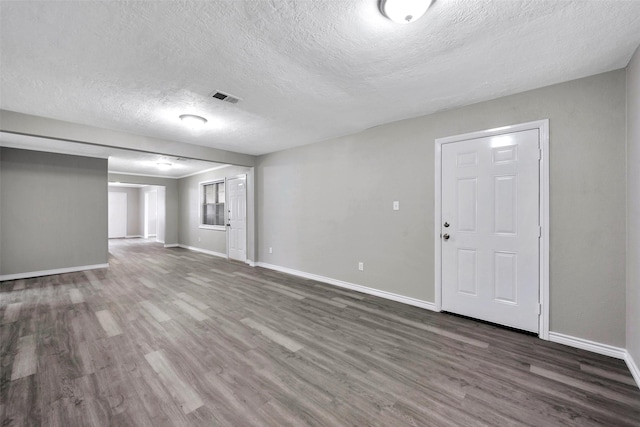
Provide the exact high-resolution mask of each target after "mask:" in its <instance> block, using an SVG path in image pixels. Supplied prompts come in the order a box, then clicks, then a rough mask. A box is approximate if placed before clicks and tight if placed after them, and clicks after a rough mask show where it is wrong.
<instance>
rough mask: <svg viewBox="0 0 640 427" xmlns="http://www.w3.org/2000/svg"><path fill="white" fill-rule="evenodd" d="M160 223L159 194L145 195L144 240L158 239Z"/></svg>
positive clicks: (152, 192)
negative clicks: (158, 225)
mask: <svg viewBox="0 0 640 427" xmlns="http://www.w3.org/2000/svg"><path fill="white" fill-rule="evenodd" d="M157 222H158V192H157V191H156V190H154V191H148V192H146V193H144V238H145V239H148V238H149V237H156V235H157Z"/></svg>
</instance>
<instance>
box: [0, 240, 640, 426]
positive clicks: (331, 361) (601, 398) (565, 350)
mask: <svg viewBox="0 0 640 427" xmlns="http://www.w3.org/2000/svg"><path fill="white" fill-rule="evenodd" d="M110 252H111V258H110V268H109V269H103V270H93V271H90V272H79V273H70V274H61V275H57V276H48V277H40V278H35V279H28V280H16V281H12V282H3V283H2V284H0V323H1V325H0V347H1V355H2V359H1V362H2V363H1V372H0V374H1V375H0V381H1V383H0V387H1V388H0V397H1V400H0V415H1V418H2V423H1V425H2V426H24V425H43V426H129V425H130V426H191V425H202V426H211V425H221V426H287V425H289V426H304V425H314V426H368V425H372V426H485V425H486V426H508V425H530V426H556V425H562V426H590V425H604V426H631V425H636V426H638V425H640V391H639V390H638V388H637V387H636V385H635V384H634V382H633V379H632V377H631V375H630V373H629V371H628V369H627V368H626V366H625V364H624V362H622V361H620V360H616V359H612V358H608V357H604V356H600V355H597V354H592V353H588V352H586V351H581V350H577V349H573V348H570V347H565V346H562V345H559V344H554V343H550V342H545V341H542V340H539V339H537V338H536V337H532V336H529V335H525V334H520V333H518V332H515V331H510V330H505V329H501V328H498V327H494V326H492V325H488V324H484V323H480V322H475V321H472V320H469V319H464V318H460V317H455V316H451V315H447V314H443V313H433V312H429V311H426V310H423V309H419V308H415V307H410V306H406V305H403V304H399V303H395V302H392V301H387V300H383V299H380V298H376V297H372V296H367V295H363V294H359V293H357V292H351V291H348V290H344V289H340V288H335V287H332V286H329V285H325V284H322V283H318V282H314V281H310V280H304V279H300V278H296V277H292V276H287V275H284V274H280V273H276V272H273V271H270V270H264V269H260V268H251V267H248V266H246V265H243V264H238V263H233V262H228V261H225V260H223V259H219V258H215V257H211V256H208V255H204V254H200V253H196V252H190V251H188V250H184V249H164V248H163V247H162V245H159V244H155V243H149V242H147V241H144V240H118V241H113V242H111V246H110ZM398 280H402V278H401V277H398Z"/></svg>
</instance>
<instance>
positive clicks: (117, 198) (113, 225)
mask: <svg viewBox="0 0 640 427" xmlns="http://www.w3.org/2000/svg"><path fill="white" fill-rule="evenodd" d="M108 210H109V232H108V235H109V239H114V238H119V237H126V235H127V194H126V193H116V192H111V191H110V192H109V207H108Z"/></svg>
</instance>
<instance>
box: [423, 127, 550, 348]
mask: <svg viewBox="0 0 640 427" xmlns="http://www.w3.org/2000/svg"><path fill="white" fill-rule="evenodd" d="M531 129H537V130H538V140H539V142H540V151H541V156H540V166H539V168H540V174H539V176H540V182H539V191H540V203H539V209H540V212H539V218H540V226H541V227H542V233H541V236H540V246H539V247H540V251H539V263H540V264H539V267H538V269H539V272H540V282H539V288H540V296H539V302H540V305H541V313H540V316H539V323H538V336H539V337H540V338H541V339H544V340H548V339H550V338H549V306H550V295H549V228H550V227H549V119H545V120H536V121H532V122H527V123H520V124H516V125H511V126H503V127H499V128H495V129H488V130H483V131H478V132H470V133H465V134H461V135H454V136H448V137H446V138H438V139H436V141H435V168H434V169H435V176H434V178H435V179H434V183H435V193H434V194H435V196H434V197H435V200H434V202H435V203H434V205H435V206H434V249H435V251H434V253H435V304H434V306H435V310H436V311H440V310H441V309H442V252H441V240H440V230H441V224H442V209H441V202H442V145H443V144H446V143H451V142H457V141H465V140H469V139H477V138H485V137H489V136H494V135H502V134H505V133H513V132H521V131H525V130H531Z"/></svg>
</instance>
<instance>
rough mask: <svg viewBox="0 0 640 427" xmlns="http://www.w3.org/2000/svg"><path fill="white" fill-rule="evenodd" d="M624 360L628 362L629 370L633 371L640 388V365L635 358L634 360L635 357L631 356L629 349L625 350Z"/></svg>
mask: <svg viewBox="0 0 640 427" xmlns="http://www.w3.org/2000/svg"><path fill="white" fill-rule="evenodd" d="M624 361H625V362H627V366H628V367H629V371H631V375H632V376H633V379H634V380H636V385H637V386H638V387H639V388H640V369H639V368H638V365H636V362H635V360H633V357H631V353H629V351H627V350H625V357H624Z"/></svg>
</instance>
